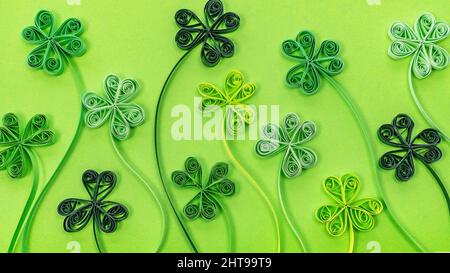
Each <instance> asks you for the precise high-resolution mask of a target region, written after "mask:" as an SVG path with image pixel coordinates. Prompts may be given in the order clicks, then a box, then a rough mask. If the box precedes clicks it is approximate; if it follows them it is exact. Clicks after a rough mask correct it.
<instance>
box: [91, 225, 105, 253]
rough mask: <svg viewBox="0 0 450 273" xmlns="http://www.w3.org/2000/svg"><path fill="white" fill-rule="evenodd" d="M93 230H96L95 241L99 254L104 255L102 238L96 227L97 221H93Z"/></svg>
mask: <svg viewBox="0 0 450 273" xmlns="http://www.w3.org/2000/svg"><path fill="white" fill-rule="evenodd" d="M92 228H93V230H94V240H95V245H96V246H97V249H98V252H99V253H103V252H102V248H101V247H100V236H97V226H96V225H95V220H92Z"/></svg>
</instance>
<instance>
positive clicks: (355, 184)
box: [316, 174, 383, 253]
mask: <svg viewBox="0 0 450 273" xmlns="http://www.w3.org/2000/svg"><path fill="white" fill-rule="evenodd" d="M322 186H323V189H324V191H325V192H326V193H327V194H328V196H329V197H331V199H333V200H334V201H335V202H336V204H334V205H326V206H322V207H320V208H319V209H318V210H317V211H316V219H317V220H318V221H319V222H321V223H324V224H325V228H326V231H327V232H328V234H330V235H331V236H335V237H338V236H341V235H343V234H344V233H345V231H346V230H347V227H348V229H349V235H350V239H349V249H348V252H349V253H353V246H354V241H355V238H354V233H353V232H354V229H356V230H358V231H369V230H372V229H373V228H374V226H375V220H374V216H376V215H378V214H380V213H381V212H382V211H383V204H382V203H381V201H379V200H377V199H373V198H364V199H360V200H355V199H356V196H357V195H358V193H359V188H360V181H359V179H358V177H356V176H355V175H353V174H346V175H344V176H342V177H341V178H339V177H334V176H331V177H328V178H326V179H325V180H324V182H323V184H322Z"/></svg>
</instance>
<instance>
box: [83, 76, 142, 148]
mask: <svg viewBox="0 0 450 273" xmlns="http://www.w3.org/2000/svg"><path fill="white" fill-rule="evenodd" d="M104 89H105V92H106V97H101V96H98V95H97V94H95V93H91V92H89V93H86V94H84V95H83V98H82V101H83V105H84V107H85V108H86V109H87V110H88V111H87V113H86V115H85V123H86V125H87V126H88V127H89V128H99V127H101V126H102V125H103V124H104V123H105V122H106V120H107V119H109V118H111V134H112V135H113V136H114V137H115V138H116V139H117V140H125V139H127V138H128V137H129V136H130V128H132V127H137V126H139V125H141V124H142V123H143V122H144V119H145V112H144V109H142V107H141V106H139V105H137V104H135V103H131V102H130V100H131V99H132V98H134V97H135V96H136V94H137V93H138V90H139V85H138V83H137V81H135V80H132V79H125V80H122V81H121V80H120V79H119V77H118V76H116V75H114V74H111V75H108V76H107V77H106V79H105V81H104Z"/></svg>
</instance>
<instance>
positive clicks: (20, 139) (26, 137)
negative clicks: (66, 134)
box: [0, 113, 54, 178]
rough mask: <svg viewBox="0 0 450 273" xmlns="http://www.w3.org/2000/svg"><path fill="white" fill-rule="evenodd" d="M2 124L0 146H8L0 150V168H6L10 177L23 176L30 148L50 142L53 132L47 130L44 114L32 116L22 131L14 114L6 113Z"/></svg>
mask: <svg viewBox="0 0 450 273" xmlns="http://www.w3.org/2000/svg"><path fill="white" fill-rule="evenodd" d="M3 126H4V127H0V146H6V147H8V148H6V149H5V150H3V151H1V152H0V170H7V171H8V174H9V176H11V178H20V177H23V176H25V175H26V173H27V171H28V170H29V165H30V161H31V156H32V152H31V149H33V148H35V147H42V146H48V145H50V144H52V143H53V141H54V134H53V132H52V131H50V130H48V128H47V118H46V117H45V116H44V115H36V116H34V117H33V118H32V119H31V120H30V121H29V122H28V124H27V126H26V127H25V130H24V131H23V132H22V133H21V132H20V128H19V120H18V118H17V116H16V115H15V114H12V113H9V114H6V115H5V116H4V117H3ZM33 167H37V166H33Z"/></svg>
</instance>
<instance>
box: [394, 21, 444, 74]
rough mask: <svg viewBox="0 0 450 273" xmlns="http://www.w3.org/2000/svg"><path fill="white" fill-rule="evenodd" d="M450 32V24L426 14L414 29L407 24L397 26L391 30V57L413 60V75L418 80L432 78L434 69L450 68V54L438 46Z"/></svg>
mask: <svg viewBox="0 0 450 273" xmlns="http://www.w3.org/2000/svg"><path fill="white" fill-rule="evenodd" d="M449 33H450V25H449V24H447V23H445V22H439V21H436V19H435V17H434V16H433V14H431V13H424V14H422V15H421V16H419V18H418V19H417V21H416V23H415V25H414V28H411V27H409V26H408V25H407V24H405V23H401V22H397V23H394V24H393V25H392V26H391V28H390V29H389V36H390V37H391V39H392V41H393V42H392V44H391V46H390V47H389V50H388V54H389V56H390V57H391V58H393V59H403V58H406V57H409V56H413V57H412V65H411V68H412V72H413V74H414V76H415V77H416V78H418V79H424V78H427V77H429V76H430V75H431V72H432V71H433V69H435V70H442V69H445V68H447V66H448V63H449V53H448V51H447V50H445V48H443V47H441V46H438V45H437V43H438V42H440V41H443V40H444V39H446V38H447V37H448V35H449Z"/></svg>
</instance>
